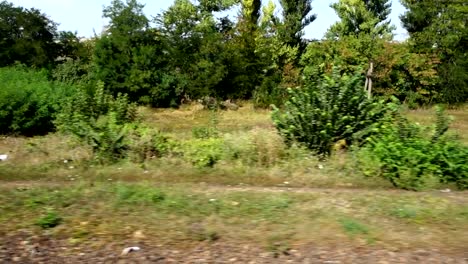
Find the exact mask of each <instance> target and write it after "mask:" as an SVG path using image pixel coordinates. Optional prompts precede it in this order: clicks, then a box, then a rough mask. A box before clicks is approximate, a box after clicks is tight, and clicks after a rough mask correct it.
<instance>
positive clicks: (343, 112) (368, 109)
mask: <svg viewBox="0 0 468 264" xmlns="http://www.w3.org/2000/svg"><path fill="white" fill-rule="evenodd" d="M362 79H363V76H362V74H360V73H358V72H356V73H354V74H353V75H348V74H346V73H342V72H340V68H339V67H334V68H333V70H332V72H331V73H326V72H325V73H321V74H318V77H317V80H310V81H307V82H306V85H305V86H304V87H301V88H297V89H289V92H290V96H289V99H288V100H287V101H286V103H285V106H284V108H282V109H279V108H275V109H274V111H273V115H272V118H273V122H274V123H275V126H276V128H277V129H278V131H279V133H280V134H281V135H282V136H283V138H284V139H285V141H286V143H288V144H291V143H293V142H299V143H302V144H304V145H305V146H306V147H307V148H309V149H310V150H312V151H314V152H316V153H317V154H319V155H329V154H330V153H331V151H332V149H333V145H334V144H336V143H337V142H339V141H343V140H344V141H346V143H347V144H351V143H353V141H355V140H356V136H357V135H358V134H359V136H360V137H361V138H362V137H363V136H365V134H364V133H362V132H363V131H366V130H369V128H370V127H372V126H374V125H375V124H378V123H379V121H380V120H381V119H382V118H383V117H384V116H385V114H386V112H387V108H386V107H385V105H384V103H383V102H382V101H377V100H373V99H368V98H367V95H366V92H365V91H364V90H363V85H362Z"/></svg>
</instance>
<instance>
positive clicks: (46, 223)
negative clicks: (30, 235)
mask: <svg viewBox="0 0 468 264" xmlns="http://www.w3.org/2000/svg"><path fill="white" fill-rule="evenodd" d="M62 221H63V218H62V217H60V216H59V215H58V214H57V213H56V212H53V211H50V212H48V213H47V214H46V215H44V216H42V217H41V218H39V219H38V220H37V221H36V225H38V226H40V227H41V228H43V229H49V228H54V227H56V226H58V225H60V224H61V223H62Z"/></svg>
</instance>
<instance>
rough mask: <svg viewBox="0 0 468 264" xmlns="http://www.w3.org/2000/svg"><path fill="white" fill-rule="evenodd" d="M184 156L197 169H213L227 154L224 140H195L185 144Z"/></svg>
mask: <svg viewBox="0 0 468 264" xmlns="http://www.w3.org/2000/svg"><path fill="white" fill-rule="evenodd" d="M183 148H184V156H185V158H186V159H187V160H188V161H190V162H191V163H192V164H193V165H194V166H195V167H197V168H206V167H213V166H214V165H215V164H216V163H217V162H218V161H220V160H221V159H222V157H223V155H224V152H225V145H224V140H223V139H220V138H209V139H194V140H191V141H188V142H185V144H184V146H183Z"/></svg>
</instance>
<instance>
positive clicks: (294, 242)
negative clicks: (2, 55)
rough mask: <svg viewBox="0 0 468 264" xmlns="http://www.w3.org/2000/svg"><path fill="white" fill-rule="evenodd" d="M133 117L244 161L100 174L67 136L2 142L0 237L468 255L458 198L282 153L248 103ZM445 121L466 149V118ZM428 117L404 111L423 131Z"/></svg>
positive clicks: (297, 152) (343, 161) (157, 165)
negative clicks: (215, 141)
mask: <svg viewBox="0 0 468 264" xmlns="http://www.w3.org/2000/svg"><path fill="white" fill-rule="evenodd" d="M140 110H141V111H140V112H141V113H142V119H143V120H144V122H145V123H147V124H148V125H150V126H152V127H155V128H158V129H159V130H160V131H162V132H164V133H167V134H168V135H169V136H170V137H172V138H176V139H178V140H181V141H184V142H189V143H191V142H194V141H196V139H194V134H195V133H194V131H196V130H197V129H205V128H213V127H214V128H215V129H216V132H217V133H219V134H220V135H221V137H222V138H223V140H224V141H226V142H229V144H231V145H232V146H235V147H236V149H237V150H239V151H240V152H239V153H240V155H243V156H242V158H237V159H236V160H230V159H228V158H226V159H221V160H220V161H219V162H218V163H216V164H215V165H214V166H213V167H212V168H211V167H209V168H199V167H196V166H194V165H193V163H192V162H190V160H184V159H182V158H181V157H178V156H168V157H163V158H155V159H151V160H149V161H147V162H145V163H142V164H135V163H131V162H129V161H122V162H120V163H117V164H114V165H108V166H97V165H94V164H92V163H90V162H89V159H90V155H91V154H90V150H89V149H88V148H87V147H85V146H83V145H82V144H81V143H80V142H76V141H75V140H72V139H71V138H68V137H65V136H60V135H48V136H45V137H35V138H16V137H4V138H2V139H0V154H3V153H5V154H8V155H9V159H8V160H7V161H5V162H1V163H0V235H6V234H14V233H15V232H24V231H25V230H27V231H28V232H32V233H34V234H39V235H40V234H47V235H49V236H52V237H55V238H57V239H61V240H65V241H67V243H69V245H72V246H75V245H80V246H87V247H92V248H99V247H102V245H104V244H106V243H108V242H109V241H115V240H119V241H146V242H147V243H158V244H169V245H172V246H175V247H181V248H183V247H184V246H187V245H193V244H196V243H201V242H203V243H211V242H215V241H217V242H219V241H222V242H223V243H238V244H239V243H240V244H253V245H260V246H261V247H262V248H263V249H264V250H266V251H270V252H282V251H284V250H287V249H290V248H295V247H298V246H300V245H306V244H314V245H326V246H333V245H338V246H339V245H348V246H349V245H350V246H352V247H368V248H386V249H390V250H401V249H409V250H412V249H417V248H435V249H438V250H441V251H444V252H449V253H453V254H456V253H458V254H463V253H464V252H466V251H467V250H468V248H467V245H468V225H467V223H468V193H467V192H456V191H451V192H440V191H431V192H420V193H415V192H407V191H401V190H395V189H394V188H393V187H392V186H391V185H390V184H389V183H388V182H386V181H384V180H382V179H379V178H369V177H365V176H363V175H362V174H361V173H359V172H358V170H357V169H356V168H355V166H354V159H353V156H352V155H351V154H345V153H339V154H337V155H335V156H333V157H332V158H331V159H330V160H328V161H320V160H318V159H316V158H314V157H313V156H311V155H310V154H309V153H307V152H305V151H304V150H301V149H299V148H292V149H287V148H286V147H285V146H284V144H283V143H282V141H281V139H280V138H279V136H278V135H277V134H276V133H275V130H274V127H273V125H272V122H271V120H270V117H269V112H268V111H266V110H254V109H253V108H252V107H251V105H249V104H245V105H244V106H243V107H241V108H240V110H239V111H222V112H219V113H217V114H213V113H212V112H209V111H205V110H202V109H201V108H200V107H198V106H185V107H183V108H181V109H177V110H151V109H146V108H142V109H140ZM448 112H449V114H451V115H453V116H454V117H455V121H454V123H453V128H454V130H455V131H456V132H458V134H459V135H460V137H461V139H462V141H463V142H464V143H467V144H468V137H467V135H468V111H466V109H459V110H450V111H448ZM431 115H432V111H430V110H416V111H410V112H408V116H409V117H410V118H411V119H413V120H415V121H418V122H421V123H425V124H428V123H430V122H431V118H432V117H431Z"/></svg>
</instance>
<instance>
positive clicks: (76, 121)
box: [55, 83, 136, 163]
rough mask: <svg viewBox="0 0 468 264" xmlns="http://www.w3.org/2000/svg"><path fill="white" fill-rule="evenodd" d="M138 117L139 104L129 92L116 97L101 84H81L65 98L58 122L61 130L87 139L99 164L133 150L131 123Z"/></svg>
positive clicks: (114, 159) (57, 124) (113, 160)
mask: <svg viewBox="0 0 468 264" xmlns="http://www.w3.org/2000/svg"><path fill="white" fill-rule="evenodd" d="M134 120H136V106H135V105H134V104H131V103H129V101H128V98H127V96H126V95H121V94H119V95H118V96H117V98H115V99H114V98H113V97H112V96H111V95H110V94H108V93H107V92H106V91H105V90H104V85H103V84H102V83H98V84H97V87H96V89H95V91H91V92H89V91H88V90H86V87H80V88H79V89H77V91H76V93H75V94H74V95H73V96H72V97H70V98H69V99H68V100H66V101H65V103H64V107H63V109H62V111H61V112H60V113H59V114H58V115H57V119H56V120H55V124H56V126H57V128H58V129H59V131H61V132H63V133H69V134H72V135H75V136H77V137H78V138H79V139H81V140H84V141H85V142H86V143H87V144H89V145H90V146H91V147H92V150H93V154H94V158H95V159H96V161H98V162H99V163H109V162H115V161H117V160H118V159H120V158H123V157H125V156H126V154H127V153H126V151H127V150H128V149H129V142H128V139H127V135H128V133H129V129H130V127H129V126H128V125H127V124H128V123H129V122H132V121H134Z"/></svg>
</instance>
